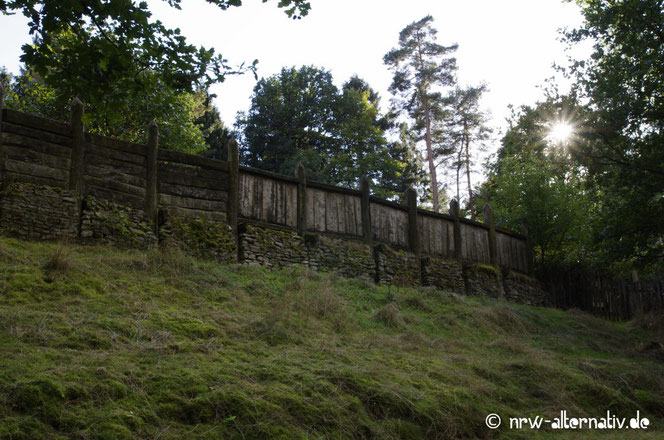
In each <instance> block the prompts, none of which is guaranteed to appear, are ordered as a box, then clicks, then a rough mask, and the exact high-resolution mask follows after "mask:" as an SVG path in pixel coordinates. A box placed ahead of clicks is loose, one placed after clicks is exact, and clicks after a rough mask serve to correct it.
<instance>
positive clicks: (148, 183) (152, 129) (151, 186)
mask: <svg viewBox="0 0 664 440" xmlns="http://www.w3.org/2000/svg"><path fill="white" fill-rule="evenodd" d="M158 148H159V127H158V126H157V122H156V121H155V120H154V119H153V120H152V121H151V122H150V123H149V124H148V143H147V145H146V148H145V215H146V216H147V217H148V218H149V219H150V221H151V222H152V224H153V226H154V228H155V233H156V232H157V221H158V218H157V216H158V214H159V200H158V195H157V191H158V183H157V151H158Z"/></svg>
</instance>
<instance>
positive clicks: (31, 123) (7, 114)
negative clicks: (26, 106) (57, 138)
mask: <svg viewBox="0 0 664 440" xmlns="http://www.w3.org/2000/svg"><path fill="white" fill-rule="evenodd" d="M2 120H3V121H7V122H9V123H12V124H16V125H22V126H24V127H29V128H36V129H37V130H40V131H47V132H51V133H55V134H59V135H63V136H69V135H70V134H71V126H70V125H69V124H67V123H64V122H60V121H55V120H53V119H47V118H42V117H40V116H35V115H29V114H27V113H21V112H18V111H16V110H10V109H4V110H3V114H2Z"/></svg>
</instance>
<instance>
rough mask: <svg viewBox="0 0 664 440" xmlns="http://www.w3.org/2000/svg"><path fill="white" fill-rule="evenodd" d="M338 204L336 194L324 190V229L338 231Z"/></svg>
mask: <svg viewBox="0 0 664 440" xmlns="http://www.w3.org/2000/svg"><path fill="white" fill-rule="evenodd" d="M338 213H339V206H338V201H337V197H336V194H334V193H332V192H329V191H325V231H326V232H339V218H338Z"/></svg>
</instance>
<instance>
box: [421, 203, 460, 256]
mask: <svg viewBox="0 0 664 440" xmlns="http://www.w3.org/2000/svg"><path fill="white" fill-rule="evenodd" d="M418 217H419V223H420V226H419V233H420V246H421V247H422V253H423V254H426V255H437V256H441V257H450V258H451V257H454V238H453V234H454V222H453V221H451V220H446V219H443V218H440V217H434V216H429V215H422V214H421V213H420V215H419V216H418Z"/></svg>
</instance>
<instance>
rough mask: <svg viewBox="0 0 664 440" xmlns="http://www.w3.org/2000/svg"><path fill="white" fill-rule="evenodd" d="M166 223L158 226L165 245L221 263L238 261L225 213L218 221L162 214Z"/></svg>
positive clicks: (231, 230) (161, 240)
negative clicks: (177, 247)
mask: <svg viewBox="0 0 664 440" xmlns="http://www.w3.org/2000/svg"><path fill="white" fill-rule="evenodd" d="M162 214H163V218H164V222H163V224H161V225H160V227H159V240H160V242H161V243H163V244H165V245H170V244H175V245H177V246H180V247H181V248H182V249H184V250H186V251H187V252H189V253H191V254H192V255H196V256H199V257H203V258H209V259H212V260H215V261H219V262H222V263H236V262H237V253H238V252H237V243H236V240H235V238H234V237H233V229H232V228H231V226H230V225H229V224H228V222H227V217H226V215H225V214H223V213H221V214H219V215H218V218H219V219H218V220H208V219H206V218H204V217H182V216H175V215H171V214H170V213H169V212H168V211H162Z"/></svg>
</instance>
